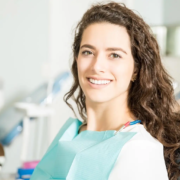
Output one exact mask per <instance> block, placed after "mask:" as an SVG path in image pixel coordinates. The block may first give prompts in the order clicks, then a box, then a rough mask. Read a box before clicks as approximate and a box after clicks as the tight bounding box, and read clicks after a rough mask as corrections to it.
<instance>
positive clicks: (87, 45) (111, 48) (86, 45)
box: [80, 44, 127, 54]
mask: <svg viewBox="0 0 180 180" xmlns="http://www.w3.org/2000/svg"><path fill="white" fill-rule="evenodd" d="M83 47H87V48H90V49H93V50H95V49H96V48H95V47H94V46H92V45H90V44H84V45H82V46H81V47H80V49H82V48H83ZM106 51H122V52H124V53H125V54H127V52H126V51H125V50H124V49H122V48H120V47H109V48H106Z"/></svg>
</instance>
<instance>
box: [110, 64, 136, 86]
mask: <svg viewBox="0 0 180 180" xmlns="http://www.w3.org/2000/svg"><path fill="white" fill-rule="evenodd" d="M113 72H114V76H115V78H116V80H117V82H121V83H122V84H124V85H125V84H129V82H130V80H131V76H132V73H133V64H132V63H124V64H121V65H120V66H116V67H114V68H113Z"/></svg>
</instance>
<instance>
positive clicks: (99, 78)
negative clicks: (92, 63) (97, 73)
mask: <svg viewBox="0 0 180 180" xmlns="http://www.w3.org/2000/svg"><path fill="white" fill-rule="evenodd" d="M87 78H91V79H96V80H108V81H112V79H108V78H101V77H93V76H89V77H87Z"/></svg>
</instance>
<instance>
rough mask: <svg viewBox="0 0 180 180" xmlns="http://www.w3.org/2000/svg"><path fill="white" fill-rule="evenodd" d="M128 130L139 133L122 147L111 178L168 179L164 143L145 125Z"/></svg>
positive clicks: (122, 179)
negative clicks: (153, 135) (147, 129)
mask: <svg viewBox="0 0 180 180" xmlns="http://www.w3.org/2000/svg"><path fill="white" fill-rule="evenodd" d="M126 131H128V132H137V133H136V135H134V136H133V137H132V138H131V139H130V140H129V141H128V142H127V143H126V144H125V145H124V146H123V148H122V149H121V152H120V153H119V156H118V158H117V160H116V162H115V165H114V168H113V170H112V173H111V175H110V179H109V180H114V179H117V180H120V179H121V180H131V179H133V180H144V179H146V180H151V179H153V180H159V179H163V180H168V174H167V170H166V165H165V160H164V152H163V145H162V144H161V143H160V142H159V141H158V140H157V139H156V138H154V137H152V136H151V134H150V133H149V132H148V131H146V129H145V128H144V127H143V125H142V126H136V127H135V126H134V127H132V128H129V129H127V130H126ZM129 172H131V173H129ZM115 177H118V178H115Z"/></svg>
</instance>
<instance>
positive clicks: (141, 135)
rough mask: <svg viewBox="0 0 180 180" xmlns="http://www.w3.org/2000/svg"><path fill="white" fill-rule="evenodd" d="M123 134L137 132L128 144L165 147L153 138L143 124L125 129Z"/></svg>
mask: <svg viewBox="0 0 180 180" xmlns="http://www.w3.org/2000/svg"><path fill="white" fill-rule="evenodd" d="M122 132H136V134H135V135H134V136H133V137H132V138H131V139H130V140H129V141H128V142H127V143H126V146H128V144H131V145H132V144H136V143H137V144H138V143H139V144H141V145H143V144H144V145H148V146H154V147H157V148H161V149H162V148H163V145H162V144H161V143H160V142H159V140H158V139H156V138H155V137H153V136H152V135H151V134H150V133H149V132H148V131H147V130H146V129H145V127H144V126H143V125H142V124H137V125H133V126H131V127H129V128H125V129H124V130H123V131H122Z"/></svg>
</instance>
